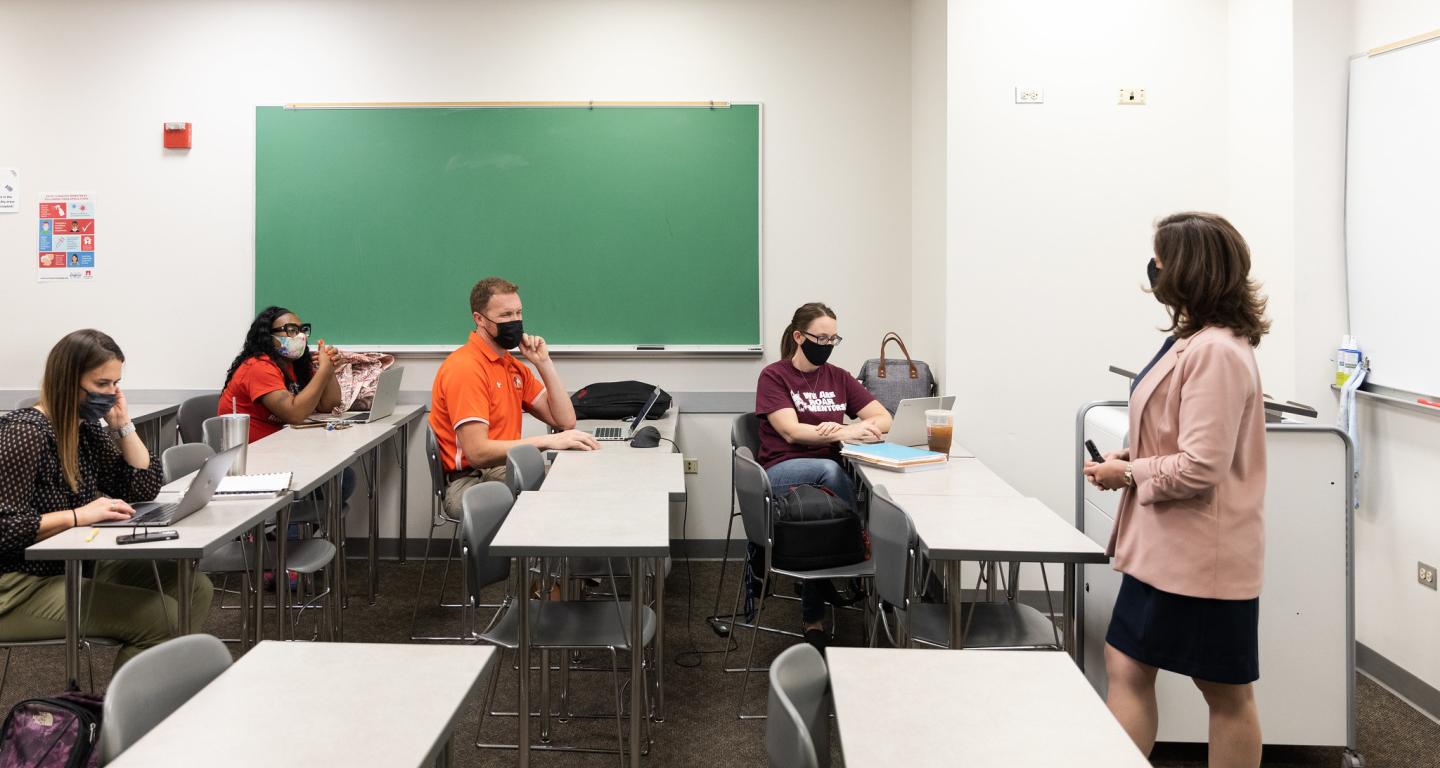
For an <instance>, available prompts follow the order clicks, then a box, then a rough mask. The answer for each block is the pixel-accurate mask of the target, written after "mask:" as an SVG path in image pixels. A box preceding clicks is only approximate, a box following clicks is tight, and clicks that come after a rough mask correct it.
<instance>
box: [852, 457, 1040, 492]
mask: <svg viewBox="0 0 1440 768" xmlns="http://www.w3.org/2000/svg"><path fill="white" fill-rule="evenodd" d="M851 465H852V466H854V467H855V468H856V469H858V470H859V472H860V477H861V479H862V480H864V481H865V484H866V485H868V486H870V487H871V488H874V487H875V486H877V485H883V486H885V488H886V490H888V491H889V492H890V495H891V496H892V497H896V498H898V497H900V496H911V495H917V494H920V495H927V496H982V497H993V496H1013V497H1016V498H1019V497H1020V492H1019V491H1017V490H1015V489H1014V488H1012V487H1011V486H1010V484H1009V483H1007V482H1005V481H1004V480H1001V479H1000V476H999V475H997V474H995V473H994V472H992V471H990V468H989V467H987V466H985V465H984V463H982V462H980V461H979V460H978V459H951V460H950V461H948V462H946V463H945V467H944V468H943V469H927V470H923V471H920V472H892V471H890V470H888V469H880V468H878V467H867V466H865V465H864V464H861V463H860V462H851Z"/></svg>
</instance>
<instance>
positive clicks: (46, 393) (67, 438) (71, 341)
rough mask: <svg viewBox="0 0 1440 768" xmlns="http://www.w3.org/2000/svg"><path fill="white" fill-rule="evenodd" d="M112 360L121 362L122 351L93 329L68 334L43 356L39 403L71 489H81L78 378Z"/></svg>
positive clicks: (79, 392)
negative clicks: (48, 421) (43, 409)
mask: <svg viewBox="0 0 1440 768" xmlns="http://www.w3.org/2000/svg"><path fill="white" fill-rule="evenodd" d="M111 360H119V361H120V362H122V363H123V362H125V353H124V352H121V351H120V345H118V344H116V343H115V340H114V339H112V338H110V337H109V336H108V335H106V334H104V333H101V332H100V331H97V330H95V329H93V328H85V329H83V330H79V331H74V332H72V333H69V334H67V335H66V336H65V338H63V339H61V340H60V341H58V342H56V343H55V346H54V347H51V349H50V356H49V357H47V358H46V359H45V378H44V379H42V380H41V382H40V405H41V406H43V407H44V408H45V417H46V418H48V419H49V420H50V428H51V429H54V430H55V447H56V448H57V449H58V450H59V451H60V470H61V471H62V472H64V474H65V482H66V483H69V484H70V490H72V491H78V490H79V489H80V399H81V398H82V397H84V390H83V389H82V388H81V386H80V377H82V376H84V375H85V373H86V372H87V371H92V370H94V369H96V368H99V367H100V366H102V365H104V364H106V363H108V362H110V361H111Z"/></svg>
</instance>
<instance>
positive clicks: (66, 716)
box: [0, 690, 104, 768]
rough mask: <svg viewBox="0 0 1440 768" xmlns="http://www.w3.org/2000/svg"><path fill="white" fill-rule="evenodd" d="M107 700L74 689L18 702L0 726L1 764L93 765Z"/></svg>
mask: <svg viewBox="0 0 1440 768" xmlns="http://www.w3.org/2000/svg"><path fill="white" fill-rule="evenodd" d="M103 702H104V698H103V697H101V696H95V695H91V694H88V693H81V692H80V691H75V690H71V691H66V692H65V693H62V694H60V695H59V696H56V697H54V698H52V699H26V700H24V701H22V702H20V703H19V704H16V705H15V707H14V708H13V709H11V710H10V714H9V715H8V716H7V717H6V718H5V725H4V726H3V727H0V768H93V766H95V765H96V763H97V761H98V760H99V757H100V752H99V750H97V749H96V748H95V747H96V745H97V744H98V743H99V738H100V711H101V707H102V705H103Z"/></svg>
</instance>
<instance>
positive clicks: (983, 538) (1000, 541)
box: [892, 495, 1110, 657]
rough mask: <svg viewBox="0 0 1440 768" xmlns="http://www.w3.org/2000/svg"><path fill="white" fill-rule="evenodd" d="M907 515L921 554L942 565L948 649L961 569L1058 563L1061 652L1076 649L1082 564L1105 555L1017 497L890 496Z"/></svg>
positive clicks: (1036, 504)
mask: <svg viewBox="0 0 1440 768" xmlns="http://www.w3.org/2000/svg"><path fill="white" fill-rule="evenodd" d="M892 498H894V499H895V502H896V504H898V505H899V506H900V508H901V509H903V510H905V512H906V513H907V514H908V515H910V520H911V521H912V522H913V523H914V524H915V533H916V535H917V536H919V538H920V542H921V544H922V545H923V547H924V549H925V552H926V554H927V555H928V556H929V557H930V558H931V559H933V560H937V561H940V562H943V563H944V564H945V583H946V591H947V592H948V593H949V595H950V647H951V648H959V647H960V638H961V637H963V634H962V630H963V625H962V620H963V613H964V611H963V610H961V605H962V602H961V600H960V594H961V589H962V584H961V582H960V563H961V562H963V561H966V560H970V561H983V562H997V561H999V562H1011V563H1062V564H1063V565H1064V570H1065V586H1064V597H1063V599H1062V601H1061V612H1062V616H1063V618H1062V624H1063V628H1064V631H1065V647H1066V649H1067V650H1069V651H1070V652H1071V653H1072V654H1076V655H1077V657H1078V654H1079V653H1080V652H1081V649H1080V647H1079V644H1078V642H1077V641H1078V634H1079V633H1078V630H1077V627H1076V626H1075V598H1076V595H1075V584H1076V580H1077V578H1078V575H1079V574H1078V572H1079V567H1080V565H1081V564H1083V563H1108V562H1110V558H1109V557H1106V555H1105V549H1104V548H1103V547H1101V546H1100V545H1099V544H1096V543H1095V542H1093V541H1091V540H1090V538H1089V537H1087V536H1086V535H1085V534H1083V533H1081V532H1080V531H1079V530H1078V529H1076V528H1075V526H1073V525H1071V524H1070V523H1067V522H1066V521H1064V520H1062V519H1060V516H1059V515H1056V514H1055V513H1054V512H1052V511H1050V508H1049V507H1046V506H1045V505H1044V504H1043V503H1041V502H1040V501H1039V500H1038V499H1029V498H1021V497H992V498H984V497H957V496H923V495H914V496H893V497H892Z"/></svg>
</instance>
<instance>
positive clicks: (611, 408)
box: [570, 381, 672, 419]
mask: <svg viewBox="0 0 1440 768" xmlns="http://www.w3.org/2000/svg"><path fill="white" fill-rule="evenodd" d="M654 391H655V385H654V384H646V383H645V382H643V381H601V382H597V383H595V384H589V385H587V386H584V387H581V388H580V390H579V391H578V392H576V393H575V394H573V395H571V396H570V403H571V404H572V405H574V406H575V418H577V419H623V418H625V417H627V416H634V415H635V414H637V413H639V412H640V408H641V406H643V405H645V402H646V401H647V400H649V399H650V393H651V392H654ZM671 402H672V401H671V399H670V393H669V392H666V391H665V390H663V389H662V390H660V397H659V398H657V399H656V400H655V404H654V405H652V406H650V412H649V413H647V414H645V418H647V419H658V418H660V417H661V416H664V415H665V412H666V411H668V410H670V403H671Z"/></svg>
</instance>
